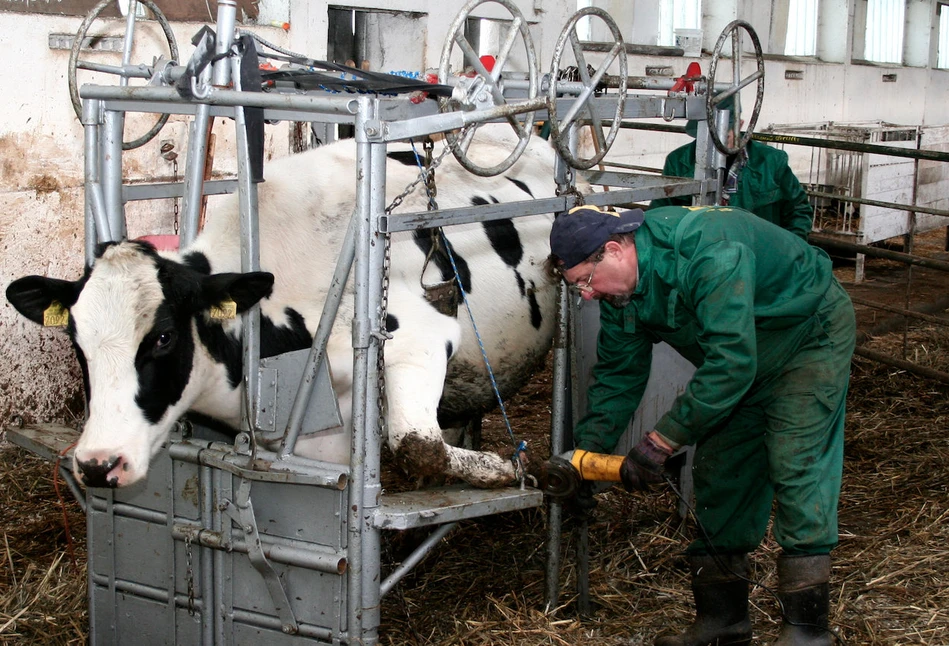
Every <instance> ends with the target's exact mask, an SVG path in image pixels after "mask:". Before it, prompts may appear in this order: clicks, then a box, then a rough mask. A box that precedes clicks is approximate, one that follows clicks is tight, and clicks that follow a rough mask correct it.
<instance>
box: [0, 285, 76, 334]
mask: <svg viewBox="0 0 949 646" xmlns="http://www.w3.org/2000/svg"><path fill="white" fill-rule="evenodd" d="M80 291H82V288H81V286H80V284H79V281H75V282H74V281H70V280H59V279H58V278H46V277H44V276H25V277H23V278H19V279H17V280H15V281H13V282H12V283H10V284H9V285H8V286H7V300H8V301H10V304H11V305H13V307H15V308H16V311H17V312H19V313H20V314H22V315H23V316H25V317H26V318H28V319H30V320H31V321H33V322H34V323H39V324H40V325H43V324H44V322H43V321H44V316H43V315H44V313H45V312H46V311H47V310H48V309H49V308H50V306H51V305H53V304H54V303H59V304H60V305H61V306H62V307H63V308H65V309H69V308H70V307H72V306H73V305H74V304H75V302H76V299H77V298H79V292H80Z"/></svg>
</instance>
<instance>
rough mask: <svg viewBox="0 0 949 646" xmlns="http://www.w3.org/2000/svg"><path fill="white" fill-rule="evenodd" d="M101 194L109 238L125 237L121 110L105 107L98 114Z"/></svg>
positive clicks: (122, 117)
mask: <svg viewBox="0 0 949 646" xmlns="http://www.w3.org/2000/svg"><path fill="white" fill-rule="evenodd" d="M102 121H103V124H102V140H101V142H100V143H101V149H100V154H101V155H102V157H101V159H102V175H101V182H102V196H103V199H104V205H105V212H106V218H107V219H108V221H109V231H110V232H111V233H110V236H111V239H112V240H120V239H122V238H124V237H125V231H126V229H125V207H124V205H123V204H122V129H123V126H124V125H125V113H124V112H116V111H114V110H105V111H104V114H103V116H102Z"/></svg>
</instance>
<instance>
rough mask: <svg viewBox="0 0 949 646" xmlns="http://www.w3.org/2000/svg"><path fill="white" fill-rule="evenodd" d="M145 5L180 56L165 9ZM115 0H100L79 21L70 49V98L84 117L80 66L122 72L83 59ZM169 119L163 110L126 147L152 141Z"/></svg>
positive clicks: (146, 2) (173, 56)
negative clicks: (93, 33) (92, 34)
mask: <svg viewBox="0 0 949 646" xmlns="http://www.w3.org/2000/svg"><path fill="white" fill-rule="evenodd" d="M138 2H140V3H141V4H142V5H144V6H145V7H146V8H147V9H148V10H149V11H151V12H152V13H153V14H154V15H155V20H156V21H157V22H158V24H159V26H160V27H161V30H162V32H164V34H165V40H166V41H167V43H168V51H169V53H170V54H171V60H175V61H176V60H178V43H176V42H175V34H174V33H173V32H172V31H171V25H169V24H168V19H167V18H165V14H163V13H162V12H161V9H159V8H158V6H157V5H156V4H155V3H154V2H152V0H138ZM114 3H115V0H101V2H99V4H97V5H96V6H95V7H93V8H92V11H90V12H89V14H88V15H87V16H86V18H85V20H83V21H82V24H81V25H79V30H78V31H77V32H76V37H75V38H74V39H73V43H72V51H70V52H69V67H68V69H67V73H66V76H67V79H68V81H69V98H70V99H71V100H72V107H73V109H74V110H75V111H76V117H77V118H79V119H82V103H81V102H80V100H79V87H78V84H77V83H76V70H77V69H79V68H82V69H93V70H99V71H112V72H113V73H116V74H120V73H121V72H120V68H112V69H106V67H107V66H103V65H97V64H95V63H89V62H86V61H80V60H79V51H80V49H81V48H82V43H83V41H84V40H86V35H87V34H88V33H89V28H90V27H91V26H92V23H93V22H94V21H95V19H96V18H98V17H99V14H101V13H102V12H103V10H105V8H106V7H108V6H109V5H110V4H114ZM129 11H135V6H134V3H132V2H130V3H129ZM167 122H168V115H167V114H163V115H161V116H160V117H159V118H158V121H157V122H156V123H155V124H154V125H152V127H151V128H149V130H148V132H146V133H145V134H144V135H142V136H141V137H139V138H138V139H134V140H132V141H129V142H126V141H123V142H122V150H132V149H133V148H138V147H140V146H144V145H145V144H146V143H148V142H149V141H151V140H152V139H153V138H154V137H155V135H157V134H158V133H159V131H161V129H162V128H163V127H164V125H165V123H167Z"/></svg>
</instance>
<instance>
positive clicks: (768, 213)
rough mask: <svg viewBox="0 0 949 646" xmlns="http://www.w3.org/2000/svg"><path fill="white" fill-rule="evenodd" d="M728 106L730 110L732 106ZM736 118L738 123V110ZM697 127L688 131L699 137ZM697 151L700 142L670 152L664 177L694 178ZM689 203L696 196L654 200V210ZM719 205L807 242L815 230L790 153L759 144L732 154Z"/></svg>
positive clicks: (688, 127)
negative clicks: (777, 227)
mask: <svg viewBox="0 0 949 646" xmlns="http://www.w3.org/2000/svg"><path fill="white" fill-rule="evenodd" d="M725 107H726V108H728V109H731V107H732V105H731V102H728V105H726V106H725ZM731 114H732V124H733V123H734V112H732V113H731ZM730 125H731V124H730ZM696 128H697V124H696V122H695V121H689V122H688V123H686V126H685V131H686V133H687V134H689V135H691V136H692V137H695V135H696ZM733 137H734V133H733V132H732V131H731V129H729V131H728V142H727V143H728V145H729V146H732V147H733V146H734V139H733ZM695 147H696V142H695V141H692V142H690V143H688V144H685V145H684V146H680V147H679V148H676V149H675V150H673V151H672V152H671V153H669V154H668V155H667V156H666V161H665V164H664V165H663V168H662V174H663V175H672V176H674V177H694V176H695ZM690 204H692V198H691V196H682V197H671V198H662V199H658V200H653V201H652V204H651V207H650V208H657V207H661V206H688V205H690ZM720 204H721V205H723V206H734V207H738V208H742V209H747V210H748V211H751V212H752V213H754V214H755V215H757V216H758V217H761V218H764V219H765V220H767V221H768V222H771V223H773V224H776V225H778V226H779V227H781V228H782V229H787V230H788V231H790V232H791V233H793V234H795V235H798V236H800V237H801V238H804V239H805V240H807V234H809V233H810V232H811V228H812V227H813V226H814V208H813V207H812V206H811V205H810V203H809V202H808V200H807V193H805V192H804V188H803V187H802V186H801V183H800V182H799V181H798V179H797V177H796V176H795V175H794V172H793V171H792V170H791V167H790V166H789V165H788V154H787V153H786V152H784V151H783V150H778V149H777V148H772V147H771V146H769V145H768V144H764V143H761V142H758V141H754V140H751V141H749V142H748V145H747V146H745V147H744V148H743V149H742V150H740V151H739V152H738V153H736V154H734V155H729V156H728V158H727V160H726V171H725V181H724V186H722V200H721V202H720Z"/></svg>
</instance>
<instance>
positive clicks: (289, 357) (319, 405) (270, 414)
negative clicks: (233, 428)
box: [256, 349, 343, 436]
mask: <svg viewBox="0 0 949 646" xmlns="http://www.w3.org/2000/svg"><path fill="white" fill-rule="evenodd" d="M309 354H310V350H309V349H306V350H297V351H296V352H287V353H285V354H280V355H277V356H275V357H268V358H266V359H261V360H260V367H261V370H260V390H261V397H260V408H261V409H262V410H260V411H258V413H257V421H256V422H257V424H258V426H257V428H259V429H260V430H263V431H276V430H282V429H284V428H286V427H287V422H288V421H289V420H290V411H291V410H293V400H294V398H295V397H296V394H297V389H298V388H299V387H300V379H301V378H302V377H303V369H304V367H305V366H306V360H307V356H309ZM265 393H266V395H267V398H266V399H265ZM267 420H272V421H270V422H269V424H270V425H268V422H267ZM342 424H343V418H342V417H341V416H340V413H339V402H338V401H337V399H336V392H335V391H334V390H333V385H332V381H331V379H330V374H329V363H328V362H327V361H323V362H322V363H321V365H320V369H319V372H317V375H316V383H315V385H314V387H313V395H312V397H310V404H309V406H308V407H307V410H306V416H305V417H304V420H303V428H302V430H301V435H304V436H305V435H306V434H307V433H316V432H317V431H322V430H325V429H328V428H335V427H339V426H342Z"/></svg>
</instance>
